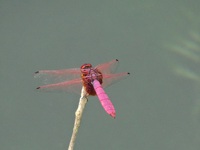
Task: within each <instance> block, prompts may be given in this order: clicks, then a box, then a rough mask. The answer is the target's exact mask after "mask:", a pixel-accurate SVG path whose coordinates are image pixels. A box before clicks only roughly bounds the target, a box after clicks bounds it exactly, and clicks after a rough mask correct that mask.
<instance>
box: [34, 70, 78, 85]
mask: <svg viewBox="0 0 200 150" xmlns="http://www.w3.org/2000/svg"><path fill="white" fill-rule="evenodd" d="M80 75H81V73H80V69H79V68H71V69H63V70H40V71H36V72H35V75H34V77H35V78H41V79H42V80H43V82H44V83H45V84H50V83H57V82H63V81H68V80H71V79H76V78H80Z"/></svg>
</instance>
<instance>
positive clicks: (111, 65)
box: [95, 59, 119, 74]
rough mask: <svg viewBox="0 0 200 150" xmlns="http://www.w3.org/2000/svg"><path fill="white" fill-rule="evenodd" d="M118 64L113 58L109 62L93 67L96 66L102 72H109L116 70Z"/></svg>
mask: <svg viewBox="0 0 200 150" xmlns="http://www.w3.org/2000/svg"><path fill="white" fill-rule="evenodd" d="M118 64H119V60H118V59H114V60H112V61H110V62H107V63H103V64H100V65H97V66H96V67H95V68H97V69H98V70H99V71H100V72H101V73H103V74H111V73H114V72H115V71H116V69H117V66H118Z"/></svg>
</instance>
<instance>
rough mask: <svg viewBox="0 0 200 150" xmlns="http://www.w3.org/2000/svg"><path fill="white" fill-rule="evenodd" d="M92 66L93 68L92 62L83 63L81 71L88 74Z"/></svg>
mask: <svg viewBox="0 0 200 150" xmlns="http://www.w3.org/2000/svg"><path fill="white" fill-rule="evenodd" d="M91 68H92V65H91V64H83V65H82V66H81V68H80V69H81V73H82V74H88V73H89V72H90V70H91Z"/></svg>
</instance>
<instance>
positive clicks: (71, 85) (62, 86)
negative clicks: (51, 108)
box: [37, 79, 82, 94]
mask: <svg viewBox="0 0 200 150" xmlns="http://www.w3.org/2000/svg"><path fill="white" fill-rule="evenodd" d="M81 88H82V80H81V79H75V80H70V81H65V82H59V83H54V84H48V85H43V86H39V87H37V90H39V91H47V92H49V91H55V92H57V91H58V92H73V93H77V94H80V93H81Z"/></svg>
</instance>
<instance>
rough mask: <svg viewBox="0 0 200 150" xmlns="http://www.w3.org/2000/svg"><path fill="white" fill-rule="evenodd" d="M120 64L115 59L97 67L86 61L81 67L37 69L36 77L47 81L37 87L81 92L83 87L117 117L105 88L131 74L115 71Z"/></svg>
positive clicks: (108, 111) (111, 114)
mask: <svg viewBox="0 0 200 150" xmlns="http://www.w3.org/2000/svg"><path fill="white" fill-rule="evenodd" d="M118 64H119V60H118V59H114V60H112V61H109V62H106V63H103V64H100V65H97V66H96V67H93V66H92V65H91V64H90V63H86V64H83V65H82V66H81V67H80V68H71V69H62V70H40V71H36V72H35V75H34V77H35V78H42V79H43V80H44V82H45V85H42V86H39V87H37V88H36V89H37V90H39V91H63V92H73V93H77V94H80V93H81V89H82V87H83V88H84V89H85V91H86V93H87V95H88V96H97V97H98V99H99V101H100V103H101V105H102V107H103V108H104V110H105V111H106V112H107V113H108V114H109V115H110V116H111V117H113V118H115V116H116V111H115V108H114V105H113V104H112V102H111V100H110V98H109V97H108V95H107V94H106V92H105V91H104V88H106V87H108V86H110V85H112V84H113V83H116V82H117V81H119V80H121V79H124V78H126V77H127V76H129V75H130V73H129V72H122V73H115V72H116V69H117V66H118Z"/></svg>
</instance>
